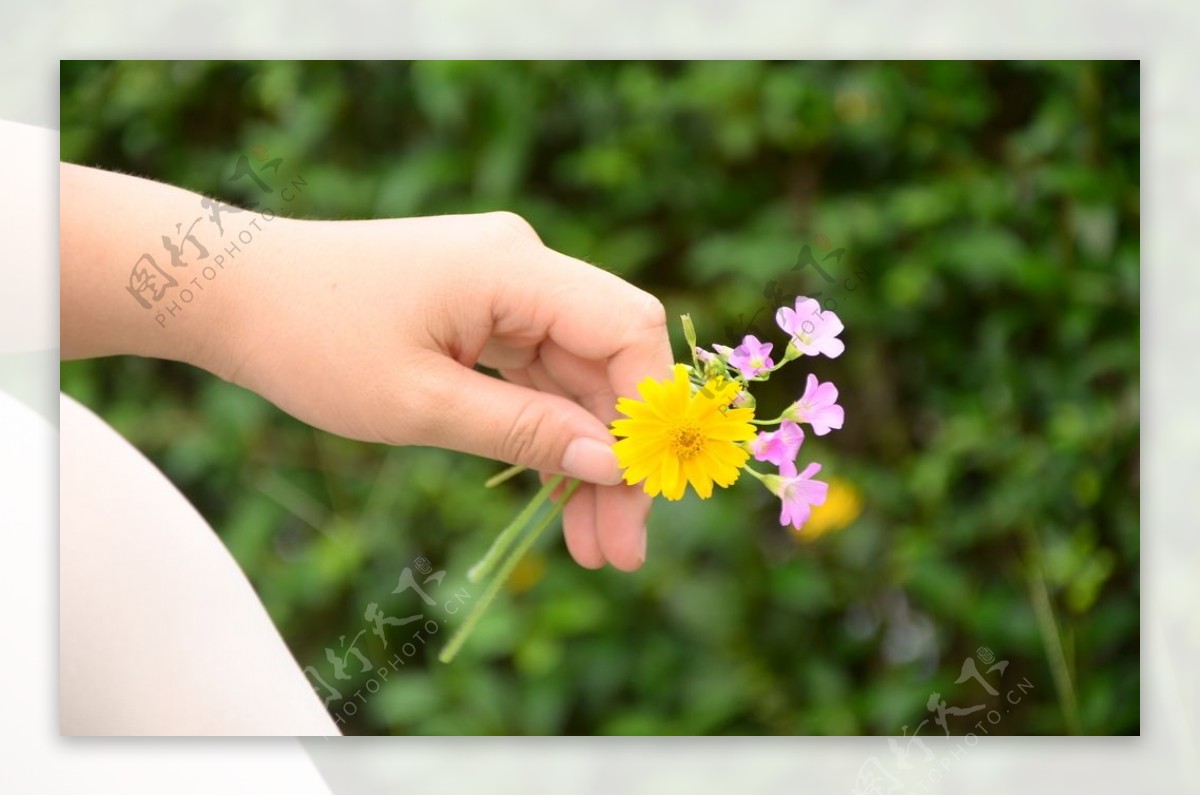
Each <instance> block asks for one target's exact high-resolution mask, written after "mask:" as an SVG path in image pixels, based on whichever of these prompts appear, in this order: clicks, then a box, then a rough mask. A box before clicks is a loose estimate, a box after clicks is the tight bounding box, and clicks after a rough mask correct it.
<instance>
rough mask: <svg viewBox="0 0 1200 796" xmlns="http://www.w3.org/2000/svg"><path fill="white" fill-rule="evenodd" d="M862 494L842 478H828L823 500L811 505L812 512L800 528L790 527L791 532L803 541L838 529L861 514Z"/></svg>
mask: <svg viewBox="0 0 1200 796" xmlns="http://www.w3.org/2000/svg"><path fill="white" fill-rule="evenodd" d="M862 505H863V504H862V494H861V493H860V492H859V491H858V490H857V489H856V488H855V487H854V484H852V483H850V482H849V481H847V480H846V479H844V478H838V477H837V476H834V477H832V478H830V479H829V492H828V494H827V495H826V497H825V502H824V503H822V504H821V505H819V506H813V508H812V514H810V515H809V517H808V521H807V522H805V523H804V526H803V527H802V528H800V530H796V529H795V528H792V529H791V531H792V534H793V535H794V536H795V537H796V538H797V539H799V540H800V541H803V542H811V541H814V540H816V539H820V538H821V537H822V536H824V535H825V534H827V533H832V532H834V531H840V530H841V529H843V528H845V527H846V526H847V525H849V524H850V523H852V522H854V521H855V520H856V519H858V515H860V514H862Z"/></svg>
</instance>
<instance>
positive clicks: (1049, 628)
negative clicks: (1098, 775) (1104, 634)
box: [1026, 533, 1083, 735]
mask: <svg viewBox="0 0 1200 796" xmlns="http://www.w3.org/2000/svg"><path fill="white" fill-rule="evenodd" d="M1026 543H1027V544H1028V545H1029V563H1028V565H1027V566H1026V578H1027V579H1028V581H1029V601H1030V603H1032V605H1033V615H1034V617H1035V619H1036V620H1037V626H1038V630H1039V631H1040V633H1041V636H1042V644H1043V646H1044V647H1045V648H1046V658H1047V659H1048V662H1049V664H1050V674H1051V676H1052V677H1053V679H1054V689H1055V691H1057V692H1058V701H1059V706H1060V707H1061V708H1062V712H1063V719H1064V720H1065V721H1066V723H1067V731H1068V732H1070V733H1071V734H1072V735H1081V734H1082V733H1083V725H1082V722H1081V721H1080V718H1079V703H1078V701H1077V700H1076V698H1075V685H1074V683H1073V682H1072V681H1071V672H1070V669H1069V668H1068V667H1067V656H1066V651H1065V649H1064V648H1063V643H1062V636H1061V635H1060V634H1059V631H1058V622H1057V621H1055V618H1054V606H1053V605H1052V604H1051V602H1050V591H1049V590H1048V589H1047V588H1046V578H1045V576H1044V575H1043V574H1042V565H1041V555H1040V548H1039V547H1038V543H1037V540H1036V539H1035V538H1034V537H1033V534H1032V533H1030V534H1028V535H1027V537H1026Z"/></svg>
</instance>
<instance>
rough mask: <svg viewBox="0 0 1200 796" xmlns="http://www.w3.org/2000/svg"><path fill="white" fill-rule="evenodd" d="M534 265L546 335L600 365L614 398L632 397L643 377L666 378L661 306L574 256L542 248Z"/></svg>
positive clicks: (667, 362) (668, 348) (668, 345)
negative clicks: (544, 304) (540, 282)
mask: <svg viewBox="0 0 1200 796" xmlns="http://www.w3.org/2000/svg"><path fill="white" fill-rule="evenodd" d="M544 251H545V254H544V256H543V258H542V261H541V262H540V263H539V264H538V265H537V266H536V270H537V278H538V279H539V280H545V281H544V282H543V285H544V286H545V288H548V289H543V290H542V291H539V292H541V293H542V295H544V296H547V297H550V298H551V299H552V300H551V302H550V306H549V307H539V308H538V309H539V310H541V311H542V312H545V313H547V314H546V316H545V317H546V318H547V319H548V326H547V334H548V335H549V337H550V338H551V339H552V340H554V342H555V343H557V344H558V345H560V346H562V347H563V348H564V349H565V350H567V351H569V352H571V353H573V354H575V355H576V356H579V357H581V358H583V359H590V360H596V361H600V362H604V363H605V370H606V372H607V373H608V380H609V382H610V383H611V385H612V388H613V391H614V392H615V393H616V394H617V395H618V396H629V397H635V396H636V395H637V385H638V383H639V382H640V381H641V380H642V379H645V378H646V377H653V378H656V379H665V378H669V377H670V375H671V365H672V363H673V361H674V360H673V357H672V356H671V340H670V337H669V336H668V335H667V313H666V310H665V309H664V308H663V305H662V302H661V301H659V300H658V298H657V297H655V296H654V295H653V294H651V293H647V292H646V291H645V290H642V289H641V288H639V287H636V286H634V285H632V284H630V283H629V282H626V281H625V280H624V279H621V278H620V277H619V276H617V275H616V274H613V273H610V272H608V271H605V270H604V269H602V268H597V267H596V266H594V265H589V264H587V263H585V262H582V261H581V260H577V259H575V258H574V257H568V256H567V255H565V254H561V253H559V252H556V251H554V250H553V249H545V250H544Z"/></svg>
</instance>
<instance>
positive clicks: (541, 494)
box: [467, 475, 563, 583]
mask: <svg viewBox="0 0 1200 796" xmlns="http://www.w3.org/2000/svg"><path fill="white" fill-rule="evenodd" d="M562 479H563V477H562V476H561V475H556V476H554V477H552V478H549V479H547V481H546V483H545V484H544V485H543V486H542V488H541V489H540V490H539V491H538V493H537V494H536V495H534V496H533V499H532V500H530V501H529V503H528V504H527V505H526V506H525V508H523V509H521V513H520V514H518V515H517V516H516V517H514V518H513V521H512V522H510V523H509V524H508V526H507V527H506V528H505V529H504V530H502V531H501V532H500V534H499V535H498V536H497V537H496V539H495V541H493V542H492V546H491V547H489V548H488V551H487V552H486V553H484V555H483V558H481V559H479V561H478V562H477V563H476V564H475V566H473V567H471V568H470V569H469V570H467V580H469V581H471V583H478V582H479V581H480V580H482V579H483V578H486V577H487V576H488V573H489V572H491V571H492V570H493V569H495V567H496V564H497V563H499V561H500V559H501V558H503V557H504V554H505V553H507V552H508V549H509V548H510V547H512V543H513V541H514V540H516V538H517V536H519V535H520V533H521V531H522V530H523V529H524V528H525V526H526V525H528V524H529V521H530V520H531V519H533V515H535V514H537V510H538V509H539V508H541V507H542V504H543V503H545V502H546V498H548V497H550V493H551V492H553V491H554V488H555V487H556V486H558V484H559V482H561V481H562Z"/></svg>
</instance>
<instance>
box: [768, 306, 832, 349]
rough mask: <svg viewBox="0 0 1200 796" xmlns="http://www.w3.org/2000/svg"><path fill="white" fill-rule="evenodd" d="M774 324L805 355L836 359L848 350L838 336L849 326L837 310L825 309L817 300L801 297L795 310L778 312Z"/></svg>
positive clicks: (781, 309) (789, 309)
mask: <svg viewBox="0 0 1200 796" xmlns="http://www.w3.org/2000/svg"><path fill="white" fill-rule="evenodd" d="M775 323H777V324H779V328H780V329H783V330H784V331H785V332H787V333H788V334H790V335H791V336H792V345H794V346H795V347H796V349H797V350H798V351H799V352H800V353H802V354H808V355H809V356H816V355H817V354H824V355H825V356H827V357H829V358H830V359H835V358H837V357H839V356H841V353H842V352H843V351H845V350H846V344H845V343H843V342H842V341H841V340H839V339H837V337H838V335H839V334H841V333H842V330H843V329H845V328H846V327H844V326H843V325H842V321H841V319H840V318H838V316H837V313H835V312H833V311H832V310H822V309H821V304H820V303H819V302H818V301H817V300H816V299H811V298H807V297H805V296H798V297H797V298H796V308H795V309H792V308H791V307H781V308H780V309H779V311H778V312H776V313H775Z"/></svg>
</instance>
